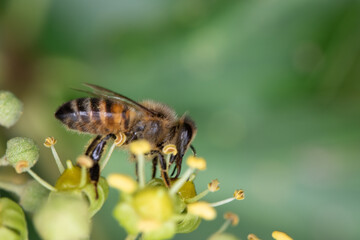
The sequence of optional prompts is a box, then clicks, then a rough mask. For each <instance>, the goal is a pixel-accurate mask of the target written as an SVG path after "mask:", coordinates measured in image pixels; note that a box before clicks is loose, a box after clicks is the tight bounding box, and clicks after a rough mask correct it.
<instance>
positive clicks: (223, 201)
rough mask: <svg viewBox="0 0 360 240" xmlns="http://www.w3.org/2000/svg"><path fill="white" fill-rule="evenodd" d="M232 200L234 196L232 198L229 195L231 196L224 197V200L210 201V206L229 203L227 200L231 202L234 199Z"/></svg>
mask: <svg viewBox="0 0 360 240" xmlns="http://www.w3.org/2000/svg"><path fill="white" fill-rule="evenodd" d="M234 200H235V198H234V197H231V198H227V199H224V200H222V201H218V202H214V203H210V206H212V207H218V206H221V205H224V204H227V203H229V202H232V201H234Z"/></svg>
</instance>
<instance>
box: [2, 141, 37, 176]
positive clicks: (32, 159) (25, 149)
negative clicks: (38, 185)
mask: <svg viewBox="0 0 360 240" xmlns="http://www.w3.org/2000/svg"><path fill="white" fill-rule="evenodd" d="M5 156H6V160H7V161H8V162H9V163H10V164H11V165H12V166H13V167H15V170H16V172H17V173H22V172H25V171H27V170H28V169H30V168H31V167H32V166H34V164H35V163H36V162H37V161H38V159H39V147H38V146H37V145H36V143H35V142H34V140H32V139H30V138H25V137H15V138H12V139H10V140H9V141H8V142H7V148H6V153H5Z"/></svg>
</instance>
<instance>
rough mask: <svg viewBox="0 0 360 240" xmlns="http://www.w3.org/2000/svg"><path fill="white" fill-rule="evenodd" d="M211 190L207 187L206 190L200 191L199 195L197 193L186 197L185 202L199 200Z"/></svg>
mask: <svg viewBox="0 0 360 240" xmlns="http://www.w3.org/2000/svg"><path fill="white" fill-rule="evenodd" d="M209 192H210V191H209V189H206V190H204V191H202V192H201V193H199V194H198V195H196V196H195V197H193V198H189V199H186V200H185V202H186V203H193V202H197V201H199V200H200V199H202V198H203V197H205V196H206V195H207V194H208V193H209Z"/></svg>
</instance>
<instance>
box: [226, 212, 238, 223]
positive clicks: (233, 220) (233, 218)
mask: <svg viewBox="0 0 360 240" xmlns="http://www.w3.org/2000/svg"><path fill="white" fill-rule="evenodd" d="M224 218H225V219H226V220H230V221H231V225H233V226H236V225H237V224H238V223H239V217H238V216H237V215H236V214H235V213H232V212H227V213H225V214H224Z"/></svg>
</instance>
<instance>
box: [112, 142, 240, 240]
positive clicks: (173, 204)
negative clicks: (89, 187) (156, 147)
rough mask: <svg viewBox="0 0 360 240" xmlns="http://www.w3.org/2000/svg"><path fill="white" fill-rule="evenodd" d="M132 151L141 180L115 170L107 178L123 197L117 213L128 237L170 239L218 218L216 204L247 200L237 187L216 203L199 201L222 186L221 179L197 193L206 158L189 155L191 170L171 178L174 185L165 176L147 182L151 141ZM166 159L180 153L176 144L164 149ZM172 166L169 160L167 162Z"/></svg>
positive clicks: (116, 209) (116, 215) (115, 214)
mask: <svg viewBox="0 0 360 240" xmlns="http://www.w3.org/2000/svg"><path fill="white" fill-rule="evenodd" d="M130 151H131V152H132V153H133V154H134V155H135V156H136V160H137V163H138V164H137V166H138V169H137V173H138V178H139V181H138V182H137V181H135V180H134V179H132V178H131V177H130V176H127V175H123V174H118V173H114V174H111V175H109V176H108V178H107V180H108V183H109V185H110V186H111V187H114V188H116V189H118V190H119V192H120V200H119V202H118V204H117V205H116V207H115V209H114V216H115V218H116V219H117V220H118V222H119V224H120V225H121V226H122V227H123V228H124V229H125V230H126V231H127V232H128V234H129V236H128V239H136V238H137V237H138V236H141V239H144V240H155V239H158V240H161V239H170V238H172V237H173V236H174V235H175V234H176V233H189V232H192V231H194V230H195V229H196V228H197V227H198V226H199V224H200V222H201V219H204V220H213V219H214V218H215V217H216V211H215V209H214V207H216V206H220V205H222V204H225V203H228V202H230V201H232V200H235V199H237V200H242V199H244V192H243V191H242V190H236V191H235V193H234V196H233V197H231V198H229V199H225V200H223V201H219V202H216V203H208V202H205V201H199V200H201V198H203V197H204V196H206V195H207V194H208V193H209V192H216V191H218V190H219V189H220V187H219V181H218V180H217V179H216V180H213V181H212V182H211V183H209V184H208V188H207V189H206V190H205V191H203V192H201V193H200V194H196V190H195V184H194V179H195V176H196V174H195V173H196V172H197V171H202V170H205V169H206V161H205V159H203V158H199V157H195V156H191V157H189V158H187V160H186V164H187V165H188V169H187V170H186V171H185V172H184V174H183V175H182V176H181V177H180V178H179V179H171V187H170V188H168V187H166V186H165V184H164V182H163V180H162V179H156V178H155V179H151V180H150V181H148V182H146V178H145V171H144V161H145V156H146V154H147V153H148V152H149V151H150V144H149V143H148V142H147V141H145V140H139V141H136V142H133V143H131V144H130ZM163 153H164V154H165V158H166V159H170V158H171V155H176V154H177V149H176V147H175V146H174V145H167V146H165V147H164V149H163ZM167 164H168V166H167V167H166V169H167V170H168V169H169V168H170V166H169V161H167Z"/></svg>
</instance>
